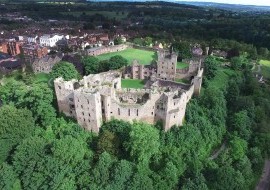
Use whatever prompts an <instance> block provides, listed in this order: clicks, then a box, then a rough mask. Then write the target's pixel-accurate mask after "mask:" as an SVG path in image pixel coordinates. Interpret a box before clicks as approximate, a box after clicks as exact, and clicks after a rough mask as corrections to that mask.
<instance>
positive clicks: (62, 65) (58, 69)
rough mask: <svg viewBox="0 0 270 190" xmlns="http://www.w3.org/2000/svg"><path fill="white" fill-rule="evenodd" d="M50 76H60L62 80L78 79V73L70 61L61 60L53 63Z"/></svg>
mask: <svg viewBox="0 0 270 190" xmlns="http://www.w3.org/2000/svg"><path fill="white" fill-rule="evenodd" d="M50 74H51V76H52V78H54V79H55V78H58V77H62V78H63V79H64V80H71V79H78V78H79V73H78V71H77V70H76V68H75V66H74V65H73V64H72V63H69V62H65V61H61V62H59V63H58V64H55V65H54V66H53V68H52V72H51V73H50Z"/></svg>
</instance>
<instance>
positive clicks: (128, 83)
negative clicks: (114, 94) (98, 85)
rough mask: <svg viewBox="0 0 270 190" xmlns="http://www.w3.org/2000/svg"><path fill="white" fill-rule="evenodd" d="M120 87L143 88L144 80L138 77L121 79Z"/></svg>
mask: <svg viewBox="0 0 270 190" xmlns="http://www.w3.org/2000/svg"><path fill="white" fill-rule="evenodd" d="M121 84H122V86H121V87H122V88H143V87H144V81H143V80H138V79H122V81H121Z"/></svg>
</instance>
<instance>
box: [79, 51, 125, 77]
mask: <svg viewBox="0 0 270 190" xmlns="http://www.w3.org/2000/svg"><path fill="white" fill-rule="evenodd" d="M83 64H84V69H85V73H86V74H87V75H88V74H96V73H101V72H106V71H109V70H116V69H120V68H122V67H124V66H127V65H128V61H127V60H126V59H125V58H123V57H122V56H120V55H116V56H113V57H111V58H110V59H109V60H103V61H99V60H98V58H96V57H93V56H89V57H85V58H83Z"/></svg>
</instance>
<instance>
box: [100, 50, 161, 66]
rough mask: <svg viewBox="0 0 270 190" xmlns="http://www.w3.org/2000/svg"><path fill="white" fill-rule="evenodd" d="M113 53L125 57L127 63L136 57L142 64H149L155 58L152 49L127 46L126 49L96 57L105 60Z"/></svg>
mask: <svg viewBox="0 0 270 190" xmlns="http://www.w3.org/2000/svg"><path fill="white" fill-rule="evenodd" d="M115 55H121V56H123V57H124V58H125V59H127V60H128V63H129V64H131V63H132V61H133V60H134V59H136V60H138V61H139V63H140V64H142V65H149V64H150V63H151V62H152V60H153V59H156V55H155V52H153V51H146V50H140V49H133V48H128V49H126V50H123V51H119V52H114V53H106V54H102V55H98V56H97V58H98V59H99V60H107V59H110V58H111V57H112V56H115Z"/></svg>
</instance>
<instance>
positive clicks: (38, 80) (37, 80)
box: [34, 73, 50, 83]
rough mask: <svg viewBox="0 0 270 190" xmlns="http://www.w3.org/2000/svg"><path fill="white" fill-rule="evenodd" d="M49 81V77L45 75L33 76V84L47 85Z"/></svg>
mask: <svg viewBox="0 0 270 190" xmlns="http://www.w3.org/2000/svg"><path fill="white" fill-rule="evenodd" d="M49 80H50V75H49V74H47V73H38V74H35V77H34V81H35V83H48V81H49Z"/></svg>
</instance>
